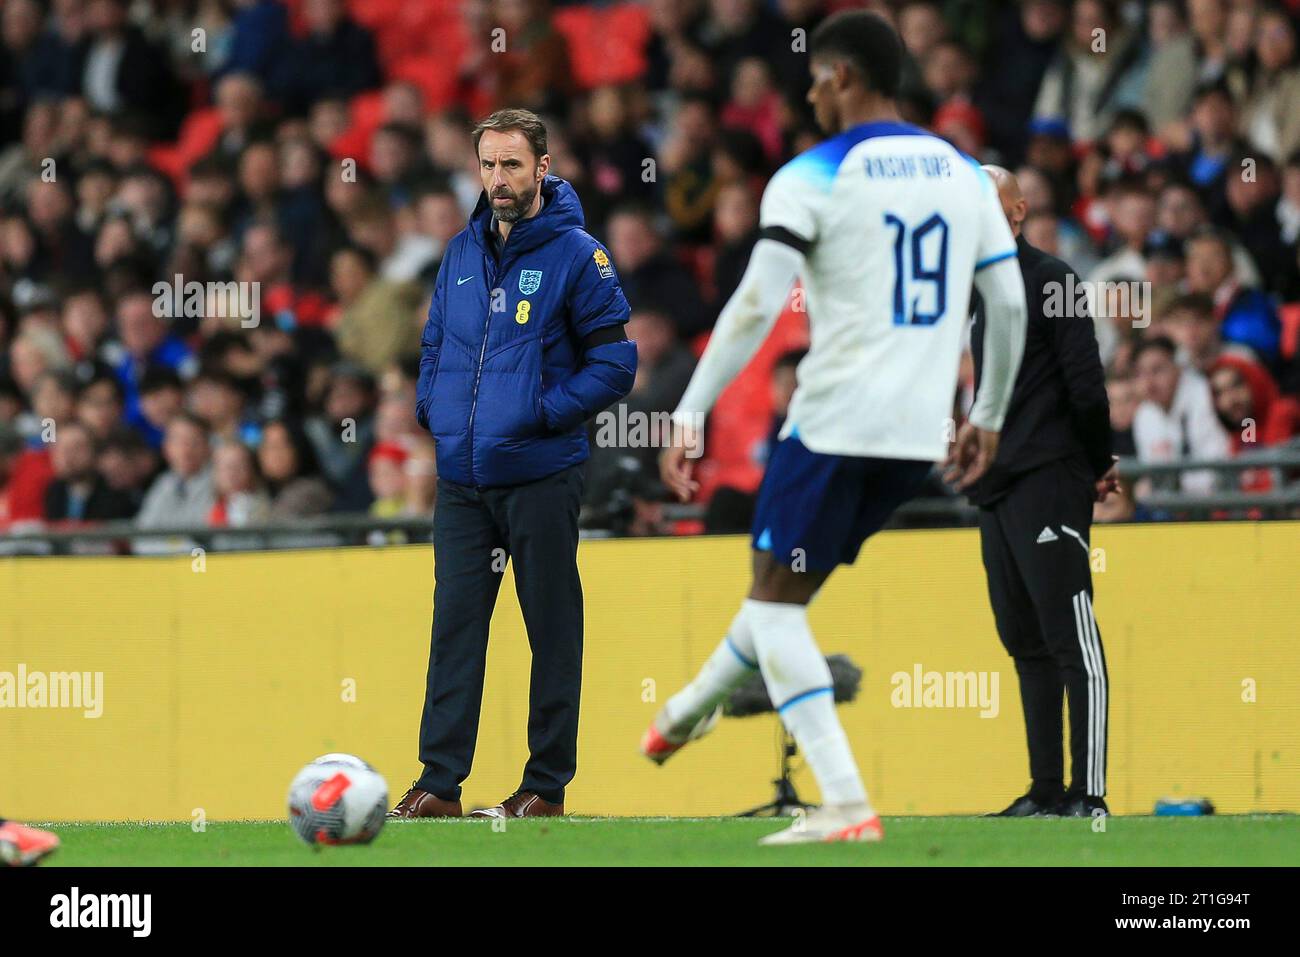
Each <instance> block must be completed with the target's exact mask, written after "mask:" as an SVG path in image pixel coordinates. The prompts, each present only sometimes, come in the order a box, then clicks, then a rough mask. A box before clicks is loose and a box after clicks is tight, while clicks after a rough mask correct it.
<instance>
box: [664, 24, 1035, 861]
mask: <svg viewBox="0 0 1300 957" xmlns="http://www.w3.org/2000/svg"><path fill="white" fill-rule="evenodd" d="M902 56H903V49H902V44H901V42H900V41H899V38H898V35H897V34H896V33H895V32H894V30H893V28H892V27H891V26H890V25H889V24H888V23H887V22H886V21H885V20H884V19H882V18H881V17H879V16H877V15H875V14H871V13H865V12H862V11H848V12H844V13H840V14H837V15H835V16H833V17H830V18H829V19H827V20H826V21H825V22H824V23H823V24H822V25H821V26H820V27H818V28H817V30H815V31H814V33H813V35H812V38H811V42H810V44H809V65H810V67H811V70H812V76H813V84H812V89H811V90H810V92H809V94H808V100H809V102H810V103H811V104H812V106H813V108H814V111H815V113H816V116H817V121H818V123H819V125H820V126H822V128H823V129H824V130H825V131H826V132H827V133H828V134H830V138H829V139H827V140H826V141H824V142H822V143H821V144H819V145H818V146H815V147H813V148H812V149H810V150H808V151H807V152H805V153H803V154H801V155H800V156H798V157H796V158H795V159H794V160H792V161H791V162H790V163H788V164H786V166H784V167H783V168H782V169H781V170H780V171H778V172H777V174H776V175H775V176H774V177H773V178H772V181H771V182H770V183H769V184H768V187H767V190H766V191H765V193H764V196H763V203H762V209H761V215H760V227H761V238H760V239H759V241H758V243H757V244H756V245H755V247H754V251H753V254H752V255H751V257H750V261H749V266H748V268H747V269H746V271H745V275H744V278H743V279H742V280H741V283H740V286H739V287H738V288H737V290H736V292H735V293H734V294H733V295H732V297H731V299H730V300H729V301H728V302H727V305H726V307H725V308H724V309H723V310H722V313H721V315H720V316H719V317H718V322H717V325H716V327H715V329H714V332H713V336H712V338H711V339H710V341H709V345H708V348H707V349H706V350H705V353H704V356H703V358H702V359H701V360H700V364H699V366H698V368H697V369H696V371H695V375H694V377H693V378H692V380H691V384H690V386H689V387H688V388H687V390H686V394H685V395H684V396H683V397H682V401H681V404H680V405H679V407H678V409H677V411H676V412H675V413H674V416H673V418H674V423H675V425H676V426H677V427H678V428H679V429H681V430H694V429H697V428H698V427H699V425H700V423H702V422H703V420H704V417H705V416H706V415H707V414H708V411H709V409H710V408H711V407H712V405H713V403H714V401H715V400H716V399H717V397H718V394H719V393H720V392H721V391H722V390H723V388H724V387H725V386H726V385H727V384H728V383H729V382H730V381H731V380H732V379H733V378H734V377H735V376H736V374H737V373H739V372H740V371H741V369H743V368H744V367H745V365H746V364H747V363H748V362H749V360H750V359H751V358H752V357H753V355H754V353H755V352H756V351H757V350H758V348H759V346H760V345H761V344H762V342H763V340H764V339H765V338H766V337H767V334H768V332H769V331H770V330H771V328H772V326H773V324H774V323H775V321H776V319H777V317H778V316H779V315H780V313H781V311H782V309H783V308H784V305H785V302H786V299H787V297H788V295H789V293H790V289H791V286H792V285H793V284H794V282H795V280H796V279H799V280H801V282H802V284H803V292H804V296H805V301H806V304H807V311H808V316H809V321H810V324H811V339H812V344H811V347H810V349H809V352H808V355H807V357H806V358H804V360H803V361H802V362H801V363H800V364H799V369H798V380H799V384H798V387H797V388H796V390H795V394H794V398H793V399H792V401H791V404H790V410H789V414H788V416H787V418H786V423H785V427H784V429H783V431H782V433H781V441H780V442H779V443H778V445H777V447H776V449H775V450H774V452H773V453H772V457H771V459H770V461H769V462H768V466H767V472H766V474H765V475H764V477H763V484H762V487H761V488H760V490H759V493H758V502H757V505H756V508H755V517H754V537H753V548H754V552H753V569H754V579H753V586H752V588H751V589H750V592H749V597H748V599H747V600H746V601H745V602H744V603H743V604H742V606H741V609H740V612H739V613H738V614H737V615H736V617H735V619H734V621H733V622H732V624H731V628H730V630H729V632H728V633H727V636H726V638H724V640H723V641H722V642H721V643H720V644H719V645H718V647H717V649H716V650H715V651H714V652H713V655H712V656H711V657H710V658H709V660H708V662H706V663H705V665H704V668H703V669H702V670H701V671H700V673H699V675H698V676H697V677H696V678H695V680H694V681H692V682H691V683H690V684H689V685H687V687H686V688H684V689H683V690H682V691H680V692H679V693H678V694H676V695H675V696H673V698H672V699H671V700H670V701H668V703H667V704H666V705H665V706H664V708H663V710H662V711H660V712H659V714H658V715H657V716H656V717H655V720H654V722H653V723H652V724H651V726H650V727H649V728H648V729H647V731H646V733H645V735H644V737H643V738H642V741H641V750H642V753H643V754H645V755H646V757H648V758H650V759H651V760H653V761H655V762H657V763H663V762H664V761H665V760H667V758H668V757H669V756H670V755H672V754H673V753H674V752H676V751H677V750H679V749H680V748H681V747H682V745H684V744H686V743H687V742H688V741H690V740H692V739H694V738H697V737H699V736H700V735H701V734H703V733H704V732H706V731H707V730H709V729H710V728H712V727H713V725H714V724H715V723H716V718H717V714H718V712H719V709H720V707H721V702H722V701H723V699H725V698H726V696H727V695H728V694H729V693H730V692H731V691H732V690H733V689H734V688H735V687H736V686H737V685H738V684H740V683H742V682H743V681H745V680H746V679H747V678H748V677H749V676H750V675H752V674H753V671H754V670H755V669H758V670H760V671H761V672H762V675H763V680H764V682H765V684H766V686H767V690H768V694H769V695H770V697H771V699H772V703H773V705H774V706H775V707H776V709H777V711H778V712H779V714H780V715H781V719H782V721H784V723H785V726H786V727H787V728H788V729H789V731H790V733H791V734H793V735H794V738H795V740H796V742H798V745H799V747H800V749H801V750H802V751H803V754H804V757H805V759H806V760H807V762H808V764H809V766H810V767H811V768H812V770H813V774H814V776H815V777H816V779H817V784H818V787H819V788H820V790H821V796H822V805H823V806H822V807H821V808H820V809H819V810H816V811H813V812H812V813H810V814H809V815H808V816H807V818H806V819H804V820H802V821H800V822H798V823H797V824H796V825H795V826H793V827H791V828H789V829H788V830H784V831H780V832H778V833H776V834H772V835H769V836H767V837H765V838H764V839H763V843H768V844H784V843H793V842H803V841H840V840H859V841H874V840H880V839H881V837H882V836H883V830H882V828H881V824H880V818H879V817H878V816H877V815H876V812H875V811H874V810H873V809H872V807H871V805H870V803H869V802H868V800H867V794H866V790H865V788H864V787H863V784H862V778H861V775H860V774H859V773H858V768H857V765H856V763H855V762H854V759H853V753H852V751H851V750H850V748H849V743H848V738H847V736H846V735H845V733H844V729H843V727H842V726H841V725H840V722H839V718H838V717H837V715H836V714H835V704H834V700H833V699H834V692H833V688H832V687H831V677H830V671H829V669H828V668H827V666H826V660H825V658H823V656H822V654H821V652H820V651H819V650H818V648H817V644H816V642H815V641H814V640H813V636H812V632H811V631H810V630H809V628H808V617H807V606H808V602H809V601H810V600H811V599H812V597H813V596H814V595H815V594H816V593H817V590H818V589H819V588H820V587H821V585H822V584H823V583H824V582H825V581H826V579H827V577H828V576H829V575H830V573H831V571H832V570H833V569H834V568H835V567H836V566H837V565H840V564H850V563H852V562H853V561H854V559H855V558H856V556H857V553H858V551H859V549H860V548H861V546H862V543H863V542H864V541H865V540H866V539H867V537H868V536H870V535H871V534H872V533H874V532H876V531H877V530H878V529H880V527H881V526H882V525H884V524H885V522H886V521H887V519H888V518H889V516H890V514H891V513H892V512H893V511H894V509H895V508H897V507H898V506H899V505H900V504H902V503H903V502H905V501H906V500H907V499H909V498H911V497H912V496H913V495H914V494H915V493H916V491H917V490H918V488H919V487H920V485H921V483H922V481H923V480H924V479H925V477H926V475H927V474H928V473H929V471H930V468H931V466H932V464H933V463H934V462H935V461H937V460H939V459H942V458H943V457H944V454H945V452H949V449H950V445H949V440H950V439H952V438H953V436H952V435H951V434H950V430H951V429H952V424H951V418H950V417H951V414H952V402H953V396H954V393H955V389H956V382H957V367H958V362H959V359H960V354H961V345H962V330H963V326H964V324H965V322H966V318H967V314H968V311H969V310H968V305H969V298H970V290H971V285H972V283H974V285H975V286H977V287H978V288H979V291H980V293H981V295H982V296H983V298H984V302H985V304H986V308H987V313H986V314H987V316H988V322H987V324H986V326H985V329H986V332H985V340H984V355H985V357H986V359H985V366H984V375H983V379H982V381H981V385H980V390H979V393H978V394H977V396H976V398H975V405H974V407H973V408H972V410H971V414H970V417H969V421H968V422H967V423H966V424H964V425H963V426H962V429H961V431H959V432H958V433H957V435H956V439H955V441H954V442H953V443H952V445H951V452H950V454H949V463H948V464H949V466H950V468H949V477H950V478H952V479H954V480H956V481H957V482H958V483H959V485H960V486H962V487H965V486H966V485H968V484H970V483H971V482H973V481H975V480H976V479H977V478H979V476H980V475H981V474H983V472H984V470H985V469H986V468H987V467H988V465H989V463H991V462H992V460H993V457H994V455H995V454H996V452H997V440H998V430H999V429H1000V428H1001V427H1002V418H1003V415H1004V414H1005V412H1006V408H1007V405H1008V403H1009V401H1010V398H1011V390H1012V386H1013V385H1014V383H1015V377H1016V372H1017V370H1018V368H1019V364H1020V353H1021V350H1022V349H1023V347H1024V338H1025V321H1026V320H1025V293H1024V284H1023V282H1022V280H1021V276H1020V267H1019V265H1018V264H1017V262H1016V244H1015V241H1014V239H1013V238H1012V236H1011V231H1010V228H1009V227H1008V226H1007V222H1006V219H1005V217H1004V216H1003V213H1002V208H1001V206H1000V204H999V202H998V198H997V193H996V190H995V188H994V187H993V184H992V182H991V181H990V180H989V177H988V174H987V173H985V172H984V171H983V170H982V169H980V168H979V166H978V164H977V163H976V162H975V161H974V160H972V159H970V158H969V157H967V156H965V155H963V154H962V153H960V152H959V151H958V150H956V149H955V148H953V147H952V146H951V145H949V144H948V143H947V142H945V141H944V140H942V139H939V138H938V137H935V136H933V135H931V134H929V133H927V132H926V131H925V130H922V129H919V128H917V127H914V126H910V125H908V124H905V123H903V122H901V120H900V119H899V116H898V112H897V108H896V107H895V105H894V98H895V96H896V95H897V92H898V84H899V76H900V71H901V63H902ZM696 438H697V437H696V436H694V435H684V436H683V437H682V441H681V442H680V443H678V444H677V445H675V447H673V448H670V449H667V450H665V452H664V454H663V457H662V459H661V472H662V475H663V479H664V482H665V484H667V485H668V486H669V488H671V489H672V490H673V491H674V492H675V493H676V494H677V495H678V496H679V497H680V498H681V499H682V500H683V501H685V500H686V499H688V498H689V497H690V495H691V494H692V493H693V492H694V491H695V490H696V488H697V485H696V483H695V482H694V480H693V479H692V476H691V462H690V460H689V459H688V458H687V457H686V452H685V449H686V448H687V447H688V446H692V445H693V443H694V441H695V440H696Z"/></svg>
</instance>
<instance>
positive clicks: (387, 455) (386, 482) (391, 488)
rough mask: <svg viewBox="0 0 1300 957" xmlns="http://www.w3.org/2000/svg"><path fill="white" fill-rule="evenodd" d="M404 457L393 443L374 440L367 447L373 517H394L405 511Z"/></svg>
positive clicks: (402, 449)
mask: <svg viewBox="0 0 1300 957" xmlns="http://www.w3.org/2000/svg"><path fill="white" fill-rule="evenodd" d="M406 459H407V452H406V449H405V448H404V447H403V446H401V445H399V444H398V443H396V442H377V443H375V446H374V448H372V449H371V450H370V457H369V460H368V462H367V471H368V473H369V476H370V494H371V495H372V496H374V501H373V502H372V503H371V505H370V514H371V515H372V516H374V517H375V518H397V517H398V516H400V515H402V514H403V512H405V510H406V495H407V489H406V484H407V481H406Z"/></svg>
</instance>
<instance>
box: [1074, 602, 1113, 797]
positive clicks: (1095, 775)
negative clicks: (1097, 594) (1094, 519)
mask: <svg viewBox="0 0 1300 957" xmlns="http://www.w3.org/2000/svg"><path fill="white" fill-rule="evenodd" d="M1070 600H1071V603H1072V604H1073V606H1074V630H1075V635H1076V636H1077V637H1078V639H1079V651H1080V652H1081V654H1082V656H1083V667H1084V670H1085V671H1086V672H1087V674H1088V761H1087V775H1088V780H1087V785H1086V786H1087V791H1088V794H1090V795H1092V796H1095V797H1102V796H1103V795H1105V793H1106V704H1107V690H1108V689H1107V688H1106V672H1105V669H1104V668H1103V667H1102V663H1101V635H1100V633H1099V632H1098V631H1097V619H1096V617H1095V616H1094V615H1093V612H1092V598H1091V596H1089V594H1088V593H1087V592H1086V591H1080V592H1078V593H1077V594H1075V595H1074V596H1073V597H1072V598H1071V599H1070ZM1070 707H1071V709H1073V708H1074V702H1070Z"/></svg>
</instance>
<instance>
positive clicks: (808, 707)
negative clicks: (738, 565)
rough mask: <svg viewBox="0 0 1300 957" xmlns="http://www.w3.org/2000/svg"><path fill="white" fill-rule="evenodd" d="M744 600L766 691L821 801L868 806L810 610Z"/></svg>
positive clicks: (784, 604)
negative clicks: (792, 737)
mask: <svg viewBox="0 0 1300 957" xmlns="http://www.w3.org/2000/svg"><path fill="white" fill-rule="evenodd" d="M745 605H746V608H747V611H746V619H747V622H748V624H749V626H750V628H751V629H752V631H753V636H754V648H755V651H756V653H757V657H758V664H759V667H760V668H761V669H762V671H763V681H764V683H765V684H766V685H767V693H768V695H769V696H770V697H771V699H772V704H773V705H774V706H775V707H776V708H777V709H778V711H779V713H780V715H781V720H782V721H784V722H785V726H786V728H788V729H789V731H790V733H791V734H793V735H794V739H795V741H796V742H797V743H798V745H799V750H801V751H802V752H803V755H804V759H805V760H806V761H807V762H808V766H809V767H810V768H812V772H813V775H814V776H815V777H816V778H817V786H818V787H819V788H821V792H822V803H823V804H827V805H862V806H863V807H864V808H865V806H866V803H867V792H866V789H865V788H864V787H863V785H862V777H861V775H859V774H858V766H857V764H856V763H855V762H854V760H853V752H852V751H851V750H850V748H849V739H848V735H846V734H845V733H844V728H843V726H842V725H841V724H840V719H839V717H838V716H837V715H836V714H835V694H834V689H833V688H832V686H831V670H830V668H829V667H828V666H827V665H826V659H825V658H824V657H823V656H822V653H821V650H820V649H818V647H817V642H816V641H814V640H813V636H812V631H811V630H810V629H809V627H808V609H807V608H806V607H805V606H803V605H792V604H786V603H781V602H770V601H748V602H746V603H745Z"/></svg>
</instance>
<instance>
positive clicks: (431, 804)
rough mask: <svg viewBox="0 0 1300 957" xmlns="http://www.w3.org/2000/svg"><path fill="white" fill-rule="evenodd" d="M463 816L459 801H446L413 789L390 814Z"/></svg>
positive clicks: (399, 815) (404, 795)
mask: <svg viewBox="0 0 1300 957" xmlns="http://www.w3.org/2000/svg"><path fill="white" fill-rule="evenodd" d="M462 814H463V812H462V811H461V808H460V802H459V801H444V800H443V799H442V798H440V797H438V796H437V795H436V794H430V793H429V792H428V791H421V790H420V789H419V788H417V787H414V786H413V787H411V788H410V789H409V790H408V791H407V792H406V793H405V794H403V795H402V799H401V800H400V801H398V802H397V807H395V808H393V809H392V810H391V811H389V812H388V816H389V817H390V818H393V817H460V816H461V815H462Z"/></svg>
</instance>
